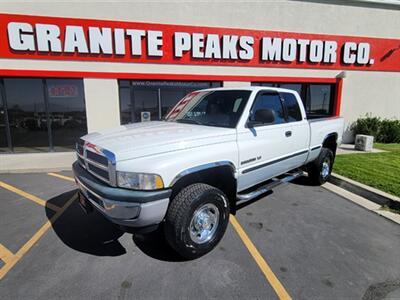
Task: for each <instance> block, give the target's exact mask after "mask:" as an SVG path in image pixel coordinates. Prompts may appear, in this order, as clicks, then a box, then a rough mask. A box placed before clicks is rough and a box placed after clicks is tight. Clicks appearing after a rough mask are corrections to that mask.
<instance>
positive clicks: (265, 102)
mask: <svg viewBox="0 0 400 300" xmlns="http://www.w3.org/2000/svg"><path fill="white" fill-rule="evenodd" d="M265 108H267V109H270V110H272V112H273V114H274V118H275V121H274V123H273V124H282V123H285V122H286V120H285V114H284V112H283V107H282V101H281V98H280V97H279V94H277V93H262V94H259V95H258V96H257V99H256V100H255V102H254V105H253V108H252V109H251V114H250V121H255V112H256V111H257V110H259V109H265Z"/></svg>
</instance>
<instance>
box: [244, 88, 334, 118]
mask: <svg viewBox="0 0 400 300" xmlns="http://www.w3.org/2000/svg"><path fill="white" fill-rule="evenodd" d="M251 85H253V86H267V87H279V88H285V89H289V90H295V91H296V92H298V93H299V95H300V97H301V99H302V101H303V104H304V107H305V109H306V113H307V117H308V118H309V119H313V118H323V117H329V116H332V115H333V105H334V99H335V84H321V83H279V82H252V83H251Z"/></svg>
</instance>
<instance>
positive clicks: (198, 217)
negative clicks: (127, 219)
mask: <svg viewBox="0 0 400 300" xmlns="http://www.w3.org/2000/svg"><path fill="white" fill-rule="evenodd" d="M228 220H229V202H228V199H227V197H226V196H225V194H224V193H223V192H222V191H220V190H219V189H217V188H215V187H212V186H210V185H207V184H202V183H196V184H192V185H189V186H187V187H185V188H184V189H183V190H182V191H180V192H179V194H178V195H177V196H176V197H175V198H174V199H173V200H172V202H171V205H170V207H169V208H168V211H167V215H166V220H165V227H164V229H165V235H166V239H167V241H168V243H169V244H170V245H171V246H172V248H174V249H175V251H177V252H178V253H179V254H180V255H181V256H183V257H185V258H189V259H193V258H197V257H200V256H202V255H204V254H206V253H208V252H210V251H211V250H212V249H213V248H214V247H215V246H216V245H217V244H218V242H219V241H220V240H221V238H222V237H223V235H224V233H225V230H226V227H227V225H228Z"/></svg>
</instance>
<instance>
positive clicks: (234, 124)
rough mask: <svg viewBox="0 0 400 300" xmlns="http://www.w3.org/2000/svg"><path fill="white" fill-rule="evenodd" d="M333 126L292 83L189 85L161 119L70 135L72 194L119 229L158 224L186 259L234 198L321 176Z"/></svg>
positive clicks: (216, 235)
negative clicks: (312, 112) (310, 110)
mask: <svg viewBox="0 0 400 300" xmlns="http://www.w3.org/2000/svg"><path fill="white" fill-rule="evenodd" d="M342 132H343V119H342V118H340V117H326V118H317V119H315V118H310V119H308V118H307V114H306V111H305V109H304V106H303V102H302V101H301V99H300V96H299V95H298V94H297V93H296V92H295V91H292V90H287V89H280V88H267V87H246V88H242V87H241V88H213V89H206V90H200V91H196V92H192V93H190V94H189V95H187V96H185V97H184V98H183V99H182V100H180V101H179V102H178V103H177V104H176V106H175V107H174V108H173V109H172V110H171V111H170V112H169V113H168V114H167V116H166V118H165V119H164V120H162V121H151V122H143V123H135V124H129V125H124V126H119V127H117V128H113V129H109V130H104V131H102V132H94V133H90V134H88V135H85V136H83V137H82V138H81V139H79V141H78V143H77V144H76V152H77V161H76V162H75V163H74V164H73V171H74V175H75V180H76V183H77V185H78V187H79V194H80V196H79V203H80V204H81V206H82V208H83V209H84V210H86V211H91V210H93V208H94V209H96V210H98V211H99V212H100V213H102V214H103V215H104V216H105V217H106V218H107V219H108V220H110V221H111V222H112V223H114V224H116V225H117V226H119V227H120V228H122V229H123V230H125V231H129V232H135V231H136V232H138V231H139V232H140V231H141V232H150V231H152V230H155V229H157V228H158V227H160V229H161V230H163V232H164V233H165V236H166V239H167V241H168V243H169V244H170V245H171V246H172V248H173V249H175V251H177V252H178V253H179V254H180V255H181V256H183V257H186V258H189V259H191V258H196V257H199V256H201V255H204V254H205V253H207V252H209V251H211V250H212V249H213V248H214V247H215V246H216V245H217V243H218V242H219V241H220V240H221V238H222V236H223V235H224V233H225V230H226V227H227V225H228V220H229V214H235V213H236V209H237V207H238V205H239V206H240V205H241V203H244V202H246V201H250V200H254V199H255V198H256V197H259V196H261V195H263V194H264V193H266V192H267V191H269V190H271V189H272V188H274V187H275V186H277V185H278V184H280V183H283V182H288V181H290V180H293V179H294V178H296V177H299V176H303V175H305V174H307V176H308V178H309V180H311V181H312V182H313V183H315V184H323V183H324V182H325V181H326V180H327V179H328V177H329V176H330V173H331V170H332V165H333V162H334V159H335V153H336V148H337V146H338V145H339V144H340V143H341V139H342ZM266 217H268V216H266ZM160 225H161V226H160Z"/></svg>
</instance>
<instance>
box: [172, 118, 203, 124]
mask: <svg viewBox="0 0 400 300" xmlns="http://www.w3.org/2000/svg"><path fill="white" fill-rule="evenodd" d="M176 122H178V123H188V124H197V125H203V124H202V123H200V122H199V121H196V120H193V119H178V120H176Z"/></svg>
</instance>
